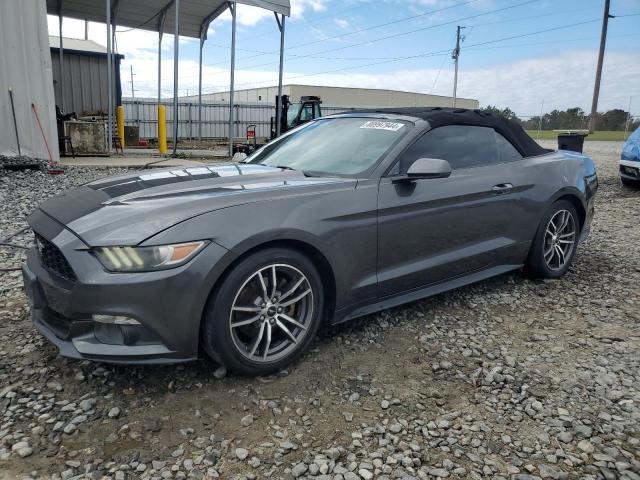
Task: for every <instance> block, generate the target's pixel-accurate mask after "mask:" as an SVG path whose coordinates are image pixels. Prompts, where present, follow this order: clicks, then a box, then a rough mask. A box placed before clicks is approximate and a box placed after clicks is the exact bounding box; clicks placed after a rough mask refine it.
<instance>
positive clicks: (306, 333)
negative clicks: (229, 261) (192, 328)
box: [201, 248, 324, 376]
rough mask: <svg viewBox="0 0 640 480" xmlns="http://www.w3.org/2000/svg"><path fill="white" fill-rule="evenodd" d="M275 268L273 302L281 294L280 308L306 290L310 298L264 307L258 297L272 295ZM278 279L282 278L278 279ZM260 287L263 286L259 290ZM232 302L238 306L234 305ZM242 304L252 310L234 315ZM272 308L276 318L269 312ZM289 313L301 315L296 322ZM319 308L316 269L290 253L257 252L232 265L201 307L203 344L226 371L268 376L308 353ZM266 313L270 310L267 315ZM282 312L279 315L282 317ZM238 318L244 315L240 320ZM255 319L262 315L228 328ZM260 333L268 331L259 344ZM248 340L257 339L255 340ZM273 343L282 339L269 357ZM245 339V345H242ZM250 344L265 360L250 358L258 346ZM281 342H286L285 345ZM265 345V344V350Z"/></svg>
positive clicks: (320, 286)
mask: <svg viewBox="0 0 640 480" xmlns="http://www.w3.org/2000/svg"><path fill="white" fill-rule="evenodd" d="M273 265H277V266H276V272H277V273H276V279H277V281H276V282H275V285H276V288H274V289H273V291H274V292H276V291H277V293H276V295H274V298H277V297H278V296H279V295H280V296H282V297H283V299H282V300H281V303H282V304H283V305H284V304H285V303H288V302H290V301H291V300H292V299H294V298H297V297H298V296H299V295H301V294H303V293H304V292H306V291H307V290H310V291H311V293H310V294H307V295H305V296H304V297H302V298H301V300H299V301H298V302H297V303H295V304H293V305H290V306H282V307H281V306H280V303H273V304H271V300H272V299H271V298H270V299H269V300H267V301H268V302H269V305H270V307H269V308H266V307H264V305H266V302H263V300H261V299H262V297H263V295H260V292H261V291H265V290H266V291H267V296H269V297H270V296H271V289H272V285H273V283H274V282H272V280H271V278H272V277H271V278H269V277H270V274H269V272H271V271H272V266H273ZM261 269H265V270H262V271H267V274H266V276H265V274H263V273H260V274H261V275H262V278H263V280H264V282H261V281H260V280H259V279H258V277H257V275H258V273H256V272H261ZM297 274H300V275H301V276H300V277H297V278H296V277H295V275H297ZM278 276H280V277H282V278H279V279H278ZM287 277H290V278H291V282H290V283H286V281H287ZM302 277H304V279H305V280H306V281H305V280H303V281H302V284H301V285H300V286H299V287H298V289H297V290H295V292H294V293H292V294H290V295H289V297H287V298H284V296H285V295H286V294H287V293H288V292H287V291H286V290H290V289H291V288H293V286H295V283H296V280H297V279H300V278H302ZM294 279H295V280H294ZM261 285H266V286H265V287H264V288H263V287H262V286H261ZM278 288H282V291H281V290H276V289H278ZM254 295H259V297H257V298H256V300H255V301H252V300H251V299H252V298H254ZM243 297H244V299H247V298H249V300H248V301H247V300H244V299H243ZM236 301H237V302H238V303H234V302H236ZM302 303H304V305H303V304H302ZM244 305H248V306H249V307H250V308H251V309H252V311H251V312H242V311H240V312H238V311H236V310H237V309H238V308H240V309H242V308H243V306H244ZM254 305H255V307H254ZM232 307H235V309H236V310H233V311H232ZM274 307H275V310H276V311H277V312H278V313H275V311H272V310H273V309H274ZM256 308H257V309H260V311H257V312H256V311H253V310H254V309H256ZM291 308H293V309H294V310H299V317H298V316H296V314H295V311H292V310H291ZM323 309H324V291H323V284H322V279H321V277H320V274H319V273H318V270H317V269H316V267H315V266H314V264H313V263H312V262H311V261H310V260H309V259H308V258H307V257H306V256H305V255H303V254H302V253H300V252H298V251H296V250H293V249H288V248H267V249H264V250H259V251H257V252H255V253H252V254H250V255H248V256H247V257H246V258H243V259H242V260H241V261H240V262H239V263H237V264H236V265H234V266H233V267H232V269H231V270H230V271H229V272H228V273H227V274H226V275H225V276H224V278H223V279H222V280H221V282H220V283H219V285H218V286H217V287H216V289H215V290H214V291H213V292H212V295H211V297H210V299H209V301H208V302H207V306H206V308H205V313H204V318H203V328H202V335H201V342H202V345H203V347H204V349H205V351H206V352H207V353H208V354H209V355H210V356H211V357H212V358H213V359H214V360H216V361H218V362H219V363H222V364H223V365H225V366H226V367H227V368H228V369H229V370H231V371H234V372H236V373H239V374H241V375H251V376H257V375H267V374H270V373H274V372H277V371H279V370H281V369H283V368H284V367H286V366H288V365H290V364H291V363H292V362H294V361H295V360H296V359H297V358H298V357H299V356H300V355H301V354H302V353H303V352H304V351H305V350H306V348H307V347H308V346H309V344H310V343H311V341H312V340H313V338H314V337H315V335H316V333H317V331H318V327H319V326H320V323H321V321H322V316H323V313H324V311H323ZM266 310H269V311H268V312H267V311H266ZM281 310H283V312H282V313H280V312H281ZM263 314H264V315H263ZM240 315H246V316H245V317H240ZM254 315H256V316H260V319H259V320H255V321H253V322H251V323H249V324H246V325H242V326H240V327H238V326H236V327H234V328H232V327H231V325H232V324H234V325H238V324H243V323H245V322H246V321H249V320H251V319H252V318H254V317H253V316H254ZM238 317H239V318H238ZM263 317H264V320H263ZM283 317H287V318H288V319H289V321H290V320H296V321H298V320H299V323H298V324H291V323H288V322H289V321H287V320H284V319H283ZM267 324H269V325H267ZM283 325H284V327H283ZM297 325H304V326H305V327H306V328H304V329H303V328H299V327H298V326H297ZM261 328H262V332H265V331H268V334H264V340H262V338H263V333H260V332H261V330H260V329H261ZM285 330H291V333H292V335H293V336H294V337H296V338H297V341H296V342H293V341H290V340H289V339H288V338H287V335H285ZM272 334H273V337H272ZM252 335H255V338H253V337H252ZM289 337H291V335H290V336H289ZM274 338H275V339H280V338H281V339H282V342H281V344H280V351H279V352H278V351H277V349H278V344H277V343H276V345H275V347H274V348H273V350H274V351H275V353H273V355H271V354H269V351H270V349H269V347H270V346H271V342H272V341H273V339H274ZM245 340H246V344H245V343H244V341H245ZM249 340H251V341H249ZM253 340H257V343H258V350H256V353H257V354H259V355H260V356H261V355H262V354H264V352H265V351H266V352H267V353H266V354H265V357H264V358H260V359H257V358H255V356H254V353H253V352H251V348H250V347H251V346H252V345H253V346H255V344H256V342H254V341H253ZM285 340H286V342H288V346H287V344H286V343H285ZM267 341H268V342H269V344H268V345H267ZM244 347H246V348H244ZM261 352H262V353H261ZM267 356H268V358H267Z"/></svg>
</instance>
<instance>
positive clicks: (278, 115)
mask: <svg viewBox="0 0 640 480" xmlns="http://www.w3.org/2000/svg"><path fill="white" fill-rule="evenodd" d="M273 14H274V15H275V16H276V22H278V28H279V29H280V69H279V71H278V101H277V102H276V137H279V136H280V133H281V131H282V108H281V106H282V75H283V70H284V25H285V24H284V20H285V16H284V15H282V21H280V20H279V19H278V14H277V13H275V12H274V13H273Z"/></svg>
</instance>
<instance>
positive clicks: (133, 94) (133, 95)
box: [130, 65, 136, 98]
mask: <svg viewBox="0 0 640 480" xmlns="http://www.w3.org/2000/svg"><path fill="white" fill-rule="evenodd" d="M130 67H131V98H136V94H135V90H134V89H133V76H134V75H135V73H133V65H130Z"/></svg>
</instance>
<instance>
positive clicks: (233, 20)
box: [229, 2, 237, 157]
mask: <svg viewBox="0 0 640 480" xmlns="http://www.w3.org/2000/svg"><path fill="white" fill-rule="evenodd" d="M236 8H237V4H236V3H235V2H229V9H230V10H231V85H230V88H229V157H233V138H234V137H233V124H234V113H235V112H234V111H233V108H234V103H233V93H234V88H235V79H234V75H235V71H236Z"/></svg>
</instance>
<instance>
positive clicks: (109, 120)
mask: <svg viewBox="0 0 640 480" xmlns="http://www.w3.org/2000/svg"><path fill="white" fill-rule="evenodd" d="M105 4H106V7H107V91H108V92H107V152H108V153H110V152H111V143H112V140H111V137H112V133H111V128H112V125H113V124H112V117H111V104H112V102H113V100H112V97H113V79H112V78H111V70H112V69H111V64H112V63H113V59H112V55H111V0H105Z"/></svg>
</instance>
